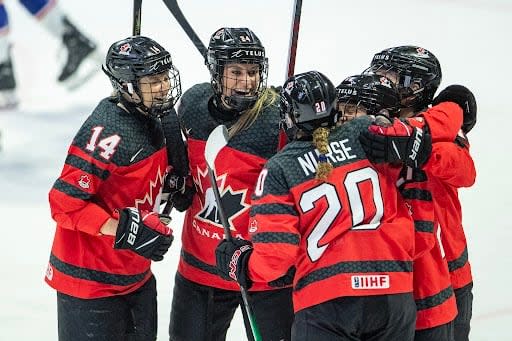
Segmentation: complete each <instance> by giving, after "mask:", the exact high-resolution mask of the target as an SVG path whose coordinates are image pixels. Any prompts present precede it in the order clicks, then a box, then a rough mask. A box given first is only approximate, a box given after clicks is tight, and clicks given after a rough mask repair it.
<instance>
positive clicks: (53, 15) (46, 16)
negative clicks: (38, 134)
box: [0, 0, 101, 109]
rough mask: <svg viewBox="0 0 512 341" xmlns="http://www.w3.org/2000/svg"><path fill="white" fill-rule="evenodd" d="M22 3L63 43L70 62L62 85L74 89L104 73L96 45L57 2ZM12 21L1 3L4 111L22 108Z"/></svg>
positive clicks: (1, 105) (29, 0)
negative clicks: (11, 33)
mask: <svg viewBox="0 0 512 341" xmlns="http://www.w3.org/2000/svg"><path fill="white" fill-rule="evenodd" d="M20 3H21V4H22V5H23V6H24V7H25V8H26V9H27V10H28V11H29V12H30V14H31V15H32V16H33V17H34V18H36V19H37V20H38V21H39V22H40V23H41V24H42V25H43V26H44V27H45V28H46V29H47V30H48V32H49V33H50V34H52V35H53V36H55V37H56V38H57V39H59V40H61V41H62V43H63V45H64V46H65V48H66V52H67V60H66V62H65V64H64V67H63V68H62V70H61V72H60V74H59V76H58V78H57V79H58V81H59V82H61V83H62V84H64V85H65V86H66V87H68V88H70V89H73V88H75V87H78V86H79V85H81V83H82V82H84V81H85V80H87V79H88V78H89V77H90V76H92V75H93V73H95V72H97V71H99V70H100V64H101V57H100V55H99V53H98V52H97V46H96V43H94V42H93V41H92V40H91V39H90V38H88V37H86V36H85V35H84V34H83V33H82V32H81V31H80V30H78V28H77V27H76V26H75V24H74V23H73V22H72V21H71V20H70V18H69V17H68V16H67V15H66V14H65V13H64V12H63V11H62V10H61V9H60V7H59V6H58V5H57V1H56V0H20ZM8 33H9V20H8V16H7V10H6V8H5V5H4V3H3V1H2V2H0V109H1V108H9V107H14V106H16V105H17V104H18V98H17V96H16V78H15V73H14V68H13V61H12V58H11V53H10V41H9V35H8Z"/></svg>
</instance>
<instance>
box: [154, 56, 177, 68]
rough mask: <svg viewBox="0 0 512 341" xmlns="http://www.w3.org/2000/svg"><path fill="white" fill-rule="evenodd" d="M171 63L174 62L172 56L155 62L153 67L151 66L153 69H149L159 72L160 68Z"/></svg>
mask: <svg viewBox="0 0 512 341" xmlns="http://www.w3.org/2000/svg"><path fill="white" fill-rule="evenodd" d="M171 62H172V60H171V57H170V56H167V57H165V58H162V59H159V60H157V61H156V62H154V63H153V65H151V67H150V68H149V71H158V70H159V69H160V67H162V66H164V65H167V64H171Z"/></svg>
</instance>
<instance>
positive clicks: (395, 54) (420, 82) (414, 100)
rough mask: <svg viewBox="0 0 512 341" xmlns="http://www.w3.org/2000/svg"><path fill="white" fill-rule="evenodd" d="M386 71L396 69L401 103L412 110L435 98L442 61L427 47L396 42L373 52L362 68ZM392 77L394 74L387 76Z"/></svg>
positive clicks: (380, 72) (375, 71)
mask: <svg viewBox="0 0 512 341" xmlns="http://www.w3.org/2000/svg"><path fill="white" fill-rule="evenodd" d="M368 71H370V72H373V73H377V74H380V75H386V74H387V73H388V72H395V73H397V76H398V78H397V81H396V86H397V88H398V91H399V92H400V96H401V98H402V106H403V107H413V108H414V110H415V111H419V110H422V109H425V108H426V107H427V106H428V105H429V104H430V103H431V102H432V99H433V98H434V94H435V93H436V91H437V88H438V87H439V85H440V84H441V78H442V73H441V64H440V63H439V60H438V59H437V58H436V56H434V54H432V53H431V52H430V51H428V50H427V49H424V48H422V47H418V46H412V45H407V46H398V47H392V48H388V49H385V50H383V51H381V52H379V53H376V54H375V55H374V56H373V59H372V62H371V66H370V68H369V69H367V70H366V71H365V73H367V72H368ZM388 77H389V78H391V79H392V80H393V77H391V76H389V75H388Z"/></svg>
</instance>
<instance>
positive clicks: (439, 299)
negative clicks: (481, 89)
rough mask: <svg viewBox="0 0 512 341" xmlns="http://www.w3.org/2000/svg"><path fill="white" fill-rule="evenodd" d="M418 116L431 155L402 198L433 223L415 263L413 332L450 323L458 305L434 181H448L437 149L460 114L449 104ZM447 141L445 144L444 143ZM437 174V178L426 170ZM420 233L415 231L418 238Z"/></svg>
mask: <svg viewBox="0 0 512 341" xmlns="http://www.w3.org/2000/svg"><path fill="white" fill-rule="evenodd" d="M421 116H422V117H423V118H424V119H425V122H426V123H427V124H428V127H429V131H430V133H431V135H432V141H433V152H432V153H431V155H430V158H429V161H428V162H427V164H426V165H425V166H424V168H423V170H414V171H413V178H415V179H413V181H415V182H412V183H409V184H406V185H404V187H403V188H402V194H403V195H404V197H406V198H407V200H408V202H409V204H410V205H411V209H412V215H413V217H415V216H417V215H418V214H419V215H423V216H425V215H426V216H431V217H432V219H433V220H434V224H433V225H432V232H433V236H434V237H435V239H434V244H433V248H432V249H431V250H429V251H428V252H427V253H425V254H423V255H421V256H420V257H419V258H417V259H416V260H415V261H414V298H415V302H416V309H417V318H416V329H427V328H433V327H437V326H440V325H443V324H446V323H448V322H450V321H452V320H453V319H454V318H455V316H456V315H457V305H456V302H455V296H454V293H453V288H452V285H451V281H450V276H449V271H448V264H447V262H446V259H445V257H444V251H443V250H442V244H441V240H440V233H441V230H440V229H439V220H440V218H439V212H438V210H437V209H436V200H437V199H438V195H439V193H436V192H435V191H434V183H435V182H436V181H437V179H436V178H437V177H438V176H439V177H447V176H448V174H450V173H452V172H453V170H452V169H451V168H449V167H448V165H447V164H446V162H444V160H440V159H439V154H438V152H437V150H438V146H439V145H442V144H445V143H448V144H452V145H454V143H453V141H454V140H455V137H456V136H457V132H458V131H459V130H460V127H461V125H462V110H461V108H460V107H459V106H458V105H456V104H454V103H451V102H446V103H441V104H439V105H437V106H434V107H432V108H430V109H428V110H426V111H425V112H423V113H421ZM446 141H448V142H446ZM432 168H434V169H435V170H436V174H432V173H428V172H426V169H432ZM407 186H421V191H418V190H411V189H410V188H407ZM418 234H419V231H418V230H417V235H418Z"/></svg>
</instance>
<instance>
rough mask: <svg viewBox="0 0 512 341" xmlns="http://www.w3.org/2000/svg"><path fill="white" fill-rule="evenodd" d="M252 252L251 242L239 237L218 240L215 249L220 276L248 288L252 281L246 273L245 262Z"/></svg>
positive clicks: (246, 262)
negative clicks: (218, 242)
mask: <svg viewBox="0 0 512 341" xmlns="http://www.w3.org/2000/svg"><path fill="white" fill-rule="evenodd" d="M251 253H252V243H251V242H248V241H247V240H243V239H240V238H237V239H232V240H230V241H229V240H226V239H224V240H223V241H221V242H220V244H219V245H218V246H217V249H215V257H216V258H217V269H218V270H219V272H220V275H221V276H222V278H224V279H227V280H232V281H237V282H238V283H239V284H240V286H241V287H244V288H246V289H249V288H250V287H251V286H252V282H251V280H250V279H249V276H248V275H247V270H248V269H247V264H248V262H249V256H250V255H251Z"/></svg>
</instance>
